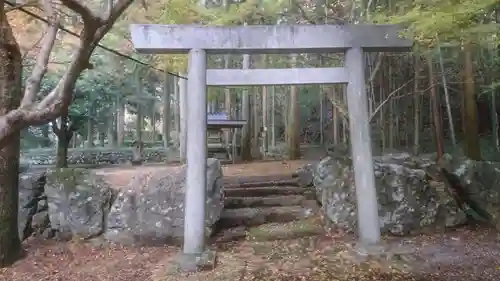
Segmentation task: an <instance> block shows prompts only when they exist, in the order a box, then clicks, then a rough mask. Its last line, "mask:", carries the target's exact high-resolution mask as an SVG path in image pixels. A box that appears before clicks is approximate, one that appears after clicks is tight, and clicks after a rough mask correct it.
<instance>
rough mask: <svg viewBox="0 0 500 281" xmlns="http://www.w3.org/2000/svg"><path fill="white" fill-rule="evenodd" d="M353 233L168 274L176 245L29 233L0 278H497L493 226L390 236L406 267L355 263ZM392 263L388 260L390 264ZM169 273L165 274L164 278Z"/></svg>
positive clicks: (234, 247)
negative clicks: (408, 256)
mask: <svg viewBox="0 0 500 281" xmlns="http://www.w3.org/2000/svg"><path fill="white" fill-rule="evenodd" d="M353 241H354V240H353V238H352V237H351V236H344V235H342V236H340V235H339V236H331V235H329V236H316V237H309V238H302V239H295V240H287V241H273V242H252V241H243V242H237V243H231V244H219V245H213V246H212V247H213V248H214V249H216V250H217V256H218V263H217V266H216V268H215V269H214V270H212V271H206V272H202V273H200V274H196V275H191V276H179V275H173V276H171V275H168V271H169V268H170V267H171V262H172V260H173V259H175V257H176V256H177V254H178V253H179V249H178V248H175V247H122V246H117V245H108V244H104V243H101V242H98V241H93V242H86V243H84V242H78V241H71V242H64V243H63V242H56V241H42V240H38V239H31V240H29V241H27V242H26V243H25V249H26V253H27V256H26V257H24V258H23V259H22V260H21V261H19V262H17V263H15V264H14V265H13V266H12V267H10V268H6V269H1V270H0V280H2V281H28V280H30V281H32V280H33V281H35V280H36V281H39V280H40V281H41V280H47V281H48V280H50V281H59V280H60V281H82V280H85V281H136V280H141V281H174V280H176V281H193V280H196V281H203V280H206V281H215V280H217V281H225V280H227V281H242V280H247V281H249V280H255V281H257V280H262V281H299V280H311V281H313V280H314V281H335V280H337V281H340V280H343V281H352V280H366V281H377V280H384V281H386V280H387V281H388V280H393V281H396V280H397V281H411V280H419V281H461V280H463V281H473V280H485V281H486V280H491V281H493V280H500V244H499V243H498V242H499V241H498V240H497V235H496V233H494V232H492V231H490V230H486V229H472V228H463V229H459V230H456V231H450V232H448V233H445V234H435V235H431V236H416V237H411V238H397V239H396V238H392V239H388V243H389V244H391V243H397V244H400V243H401V242H402V241H404V244H405V245H407V246H408V247H411V249H413V250H415V251H416V256H415V258H414V259H413V260H412V261H411V262H408V261H406V263H409V264H410V266H411V267H412V268H410V271H412V272H413V273H404V271H401V270H400V269H398V267H395V268H392V269H391V268H389V267H387V264H383V263H381V262H377V261H371V262H368V263H362V264H352V263H349V261H351V259H350V258H348V257H346V255H347V254H348V251H347V250H348V249H349V247H350V245H352V242H353ZM395 264H396V265H397V263H392V264H391V265H395ZM169 276H170V277H169Z"/></svg>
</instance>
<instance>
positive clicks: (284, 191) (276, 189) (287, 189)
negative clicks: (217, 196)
mask: <svg viewBox="0 0 500 281" xmlns="http://www.w3.org/2000/svg"><path fill="white" fill-rule="evenodd" d="M224 192H225V195H226V197H265V196H272V195H299V194H302V192H304V189H303V188H301V187H297V186H266V187H238V188H224Z"/></svg>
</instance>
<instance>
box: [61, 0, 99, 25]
mask: <svg viewBox="0 0 500 281" xmlns="http://www.w3.org/2000/svg"><path fill="white" fill-rule="evenodd" d="M61 3H62V4H63V5H64V6H66V7H68V8H69V9H70V10H72V11H73V12H75V13H77V14H79V15H80V16H81V17H82V20H83V23H84V25H86V26H99V25H102V24H103V23H102V20H101V18H100V17H98V16H96V15H95V14H94V13H93V12H92V11H91V10H90V9H89V8H87V7H86V6H85V5H84V4H82V3H80V1H79V0H61Z"/></svg>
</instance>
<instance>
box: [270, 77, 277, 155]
mask: <svg viewBox="0 0 500 281" xmlns="http://www.w3.org/2000/svg"><path fill="white" fill-rule="evenodd" d="M270 90H271V147H273V148H275V147H276V86H270Z"/></svg>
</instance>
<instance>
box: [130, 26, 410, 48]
mask: <svg viewBox="0 0 500 281" xmlns="http://www.w3.org/2000/svg"><path fill="white" fill-rule="evenodd" d="M401 30H402V29H401V28H400V27H399V26H397V25H250V26H202V25H159V24H132V25H131V26H130V31H131V35H132V43H133V44H134V48H135V49H136V50H137V51H138V52H140V53H147V54H182V53H187V52H189V50H191V49H205V50H206V51H207V52H208V53H212V54H256V53H260V54H262V53H332V52H343V51H345V50H346V49H348V48H352V47H360V48H363V49H364V50H365V51H368V52H370V51H376V52H406V51H409V50H410V49H411V47H412V41H411V40H407V39H403V38H401V36H400V35H399V33H400V31H401Z"/></svg>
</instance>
